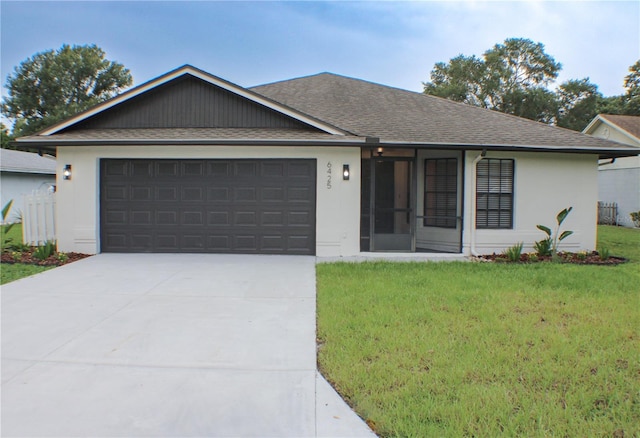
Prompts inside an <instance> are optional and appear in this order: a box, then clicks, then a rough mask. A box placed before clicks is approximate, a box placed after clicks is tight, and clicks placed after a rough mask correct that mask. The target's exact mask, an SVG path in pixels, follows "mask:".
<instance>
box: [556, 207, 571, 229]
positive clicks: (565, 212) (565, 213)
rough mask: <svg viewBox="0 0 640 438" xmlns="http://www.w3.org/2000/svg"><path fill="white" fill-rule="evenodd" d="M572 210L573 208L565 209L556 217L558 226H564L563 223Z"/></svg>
mask: <svg viewBox="0 0 640 438" xmlns="http://www.w3.org/2000/svg"><path fill="white" fill-rule="evenodd" d="M571 210H573V207H569V208H565V209H564V210H562V211H561V212H560V213H558V216H556V220H557V221H558V225H562V222H564V220H565V219H566V218H567V216H568V215H569V213H571Z"/></svg>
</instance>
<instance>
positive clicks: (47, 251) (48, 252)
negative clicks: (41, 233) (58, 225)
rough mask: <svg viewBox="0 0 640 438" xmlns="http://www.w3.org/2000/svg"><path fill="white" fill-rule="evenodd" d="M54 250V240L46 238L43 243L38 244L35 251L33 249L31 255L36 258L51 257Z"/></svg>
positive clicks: (44, 258)
mask: <svg viewBox="0 0 640 438" xmlns="http://www.w3.org/2000/svg"><path fill="white" fill-rule="evenodd" d="M55 252H56V242H54V241H53V240H48V241H47V242H45V244H44V245H40V246H38V247H37V248H36V249H35V251H33V257H35V258H37V259H38V260H46V259H48V258H49V257H51V256H52V255H53V254H54V253H55Z"/></svg>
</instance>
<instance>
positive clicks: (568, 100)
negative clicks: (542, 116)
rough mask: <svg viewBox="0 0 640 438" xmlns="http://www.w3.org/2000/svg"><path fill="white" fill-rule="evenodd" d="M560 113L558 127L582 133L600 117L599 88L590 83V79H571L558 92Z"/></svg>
mask: <svg viewBox="0 0 640 438" xmlns="http://www.w3.org/2000/svg"><path fill="white" fill-rule="evenodd" d="M556 95H557V97H558V104H559V111H558V117H557V123H558V126H562V127H563V128H569V129H573V130H574V131H582V130H583V129H584V128H585V127H586V126H587V125H588V124H589V122H590V121H591V120H592V119H593V118H594V117H595V116H596V115H598V102H599V98H601V97H602V95H601V94H600V93H599V92H598V86H597V85H595V84H592V83H591V82H589V78H584V79H579V80H578V79H571V80H569V81H567V82H564V83H563V84H562V85H560V87H558V90H557V91H556Z"/></svg>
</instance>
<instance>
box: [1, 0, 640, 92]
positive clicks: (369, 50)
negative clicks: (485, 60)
mask: <svg viewBox="0 0 640 438" xmlns="http://www.w3.org/2000/svg"><path fill="white" fill-rule="evenodd" d="M0 1H1V2H0V13H1V28H2V30H1V67H0V68H1V74H2V84H3V86H4V84H5V83H6V78H7V75H8V74H10V73H11V72H12V71H13V68H14V67H15V66H17V65H18V64H19V63H20V62H21V61H23V60H25V59H26V58H28V57H30V56H31V55H33V54H34V53H37V52H40V51H44V50H48V49H57V48H59V47H60V46H61V45H62V44H63V43H68V44H91V43H95V44H97V45H98V46H99V47H101V48H103V49H104V50H105V51H106V53H107V58H108V59H111V60H116V61H118V62H120V63H122V64H124V65H125V66H126V67H128V68H129V69H130V70H131V72H132V74H133V77H134V82H135V84H136V85H137V84H140V83H143V82H146V81H147V80H149V79H153V78H155V77H157V76H159V75H161V74H163V73H165V72H167V71H169V70H172V69H174V68H176V67H178V66H181V65H183V64H192V65H194V66H196V67H198V68H201V69H203V70H205V71H208V72H209V73H212V74H214V75H217V76H219V77H222V78H224V79H226V80H229V81H231V82H234V83H236V84H239V85H242V86H251V85H258V84H263V83H268V82H273V81H277V80H282V79H290V78H293V77H299V76H305V75H309V74H314V73H318V72H322V71H330V72H333V73H338V74H343V75H347V76H352V77H357V78H361V79H366V80H370V81H374V82H379V83H382V84H386V85H391V86H395V87H399V88H405V89H409V90H414V91H421V90H422V82H423V81H428V80H429V72H430V71H431V69H432V68H433V66H434V64H435V63H436V62H439V61H448V60H449V59H451V58H452V57H454V56H456V55H458V54H460V53H462V54H465V55H473V54H475V55H478V56H480V55H482V53H483V52H484V51H486V50H487V49H489V48H491V47H492V46H493V45H494V44H496V43H499V42H502V41H504V40H505V39H506V38H510V37H523V38H529V39H531V40H533V41H535V42H542V43H543V44H544V45H545V47H546V52H547V53H548V54H550V55H552V56H553V57H554V58H555V60H556V61H558V62H560V63H562V65H563V70H562V73H561V76H560V78H559V81H560V82H561V81H564V80H567V79H574V78H575V79H578V78H583V77H589V78H590V79H591V81H592V82H593V83H595V84H597V85H598V86H599V90H600V91H601V92H602V93H603V94H604V95H605V96H611V95H618V94H622V93H623V92H624V90H623V86H622V84H623V78H624V76H625V75H626V74H627V72H628V71H627V70H628V67H629V66H630V65H632V64H633V63H635V61H636V60H638V59H639V58H640V2H638V1H617V2H616V1H547V2H541V1H508V2H506V1H489V2H482V1H461V2H455V1H440V2H437V1H412V2H378V1H357V2H342V1H332V2H311V1H306V2H271V1H259V2H241V1H159V2H158V1H106V2H101V1H84V2H76V1H45V2H33V1H25V0H23V1H7V0H0ZM2 94H3V95H6V90H5V89H4V87H3V90H2Z"/></svg>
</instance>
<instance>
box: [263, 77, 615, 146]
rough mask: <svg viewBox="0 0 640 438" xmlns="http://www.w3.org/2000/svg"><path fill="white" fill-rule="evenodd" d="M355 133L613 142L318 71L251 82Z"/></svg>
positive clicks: (404, 138)
mask: <svg viewBox="0 0 640 438" xmlns="http://www.w3.org/2000/svg"><path fill="white" fill-rule="evenodd" d="M251 90H252V91H254V92H257V93H260V94H262V95H264V96H266V97H269V98H271V99H273V100H276V101H278V102H281V103H283V104H285V105H288V106H290V107H293V108H296V109H298V110H300V111H302V112H305V113H307V114H309V115H311V116H313V117H316V118H318V119H320V120H324V121H326V122H328V123H330V124H332V125H335V126H337V127H339V128H342V129H344V130H346V131H349V132H351V133H353V134H356V135H360V136H373V137H380V139H381V141H389V142H417V143H426V144H453V145H480V146H483V145H486V146H498V145H502V146H562V147H569V148H572V147H578V148H584V147H593V148H602V149H607V148H616V147H618V144H616V143H612V142H609V141H603V140H601V139H597V138H594V137H591V136H587V135H584V134H581V133H578V132H575V131H571V130H567V129H563V128H558V127H553V126H548V125H545V124H542V123H538V122H534V121H531V120H527V119H523V118H520V117H515V116H511V115H507V114H503V113H499V112H496V111H492V110H487V109H482V108H477V107H473V106H470V105H466V104H462V103H457V102H452V101H450V100H446V99H442V98H439V97H435V96H428V95H425V94H422V93H416V92H411V91H407V90H401V89H398V88H393V87H388V86H384V85H379V84H375V83H372V82H367V81H363V80H360V79H352V78H348V77H344V76H339V75H335V74H331V73H321V74H317V75H314V76H307V77H302V78H298V79H291V80H287V81H282V82H275V83H271V84H266V85H261V86H257V87H253V88H251Z"/></svg>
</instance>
